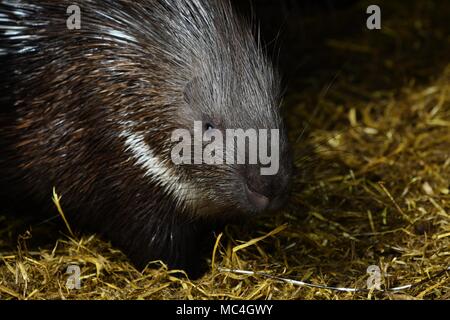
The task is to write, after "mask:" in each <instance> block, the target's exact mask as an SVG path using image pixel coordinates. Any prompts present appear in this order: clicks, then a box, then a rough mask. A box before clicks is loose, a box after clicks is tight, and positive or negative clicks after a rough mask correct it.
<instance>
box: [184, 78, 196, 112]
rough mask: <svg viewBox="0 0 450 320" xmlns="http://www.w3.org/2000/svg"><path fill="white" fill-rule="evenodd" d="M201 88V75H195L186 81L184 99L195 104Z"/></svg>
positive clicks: (190, 103)
mask: <svg viewBox="0 0 450 320" xmlns="http://www.w3.org/2000/svg"><path fill="white" fill-rule="evenodd" d="M199 89H200V77H198V76H195V77H193V78H192V79H191V80H189V81H188V82H187V83H186V86H185V87H184V91H183V97H184V101H185V102H186V103H187V104H189V105H192V104H194V103H195V101H196V99H197V96H198V90H199Z"/></svg>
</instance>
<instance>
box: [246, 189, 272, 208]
mask: <svg viewBox="0 0 450 320" xmlns="http://www.w3.org/2000/svg"><path fill="white" fill-rule="evenodd" d="M245 192H246V193H247V198H248V201H250V203H251V204H252V205H253V206H254V207H255V208H256V209H258V210H261V211H262V210H265V209H267V207H268V206H269V198H267V197H266V196H264V195H262V194H260V193H258V192H255V191H253V190H252V189H250V188H249V186H248V185H245Z"/></svg>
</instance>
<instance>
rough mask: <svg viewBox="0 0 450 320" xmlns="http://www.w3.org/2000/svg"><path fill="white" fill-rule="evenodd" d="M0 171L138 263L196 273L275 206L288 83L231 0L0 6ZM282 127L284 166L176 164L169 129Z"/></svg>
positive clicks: (12, 188)
mask: <svg viewBox="0 0 450 320" xmlns="http://www.w3.org/2000/svg"><path fill="white" fill-rule="evenodd" d="M0 3H1V4H0V41H1V44H0V59H1V71H0V73H1V74H0V76H1V80H0V81H1V88H0V90H1V98H0V99H1V105H2V106H1V108H0V109H1V110H0V125H1V126H0V148H1V149H0V151H1V154H0V176H1V177H0V180H1V186H2V189H3V192H2V193H4V194H7V195H8V197H9V198H13V199H19V200H18V201H25V202H27V203H32V204H33V206H34V208H40V209H42V210H43V211H48V210H50V206H51V191H52V189H53V188H54V187H56V190H57V191H58V192H60V193H61V195H62V200H61V202H62V205H63V208H64V212H65V213H66V215H67V218H68V220H69V224H70V225H72V227H75V228H76V229H77V230H81V231H83V232H96V233H99V234H101V235H102V236H104V237H105V238H106V239H109V240H111V241H112V243H113V244H115V245H117V246H118V247H120V248H121V249H122V250H123V251H124V252H125V253H126V254H127V255H128V257H129V258H130V259H131V260H132V261H133V262H134V263H135V264H136V265H137V266H139V267H143V266H145V265H146V264H147V263H148V262H149V261H153V260H163V261H164V262H166V263H168V265H169V266H170V267H172V268H183V269H185V270H187V271H188V272H193V273H195V272H196V270H199V266H200V265H201V263H200V261H201V259H200V256H201V254H200V252H201V251H202V250H201V247H202V246H203V242H204V241H206V240H205V239H208V236H209V235H211V233H212V231H213V230H215V229H216V228H219V227H220V226H222V225H223V224H224V223H226V222H227V221H229V220H232V219H235V218H236V217H242V216H248V214H253V215H254V214H256V213H258V212H262V211H267V210H270V209H276V208H279V207H280V206H281V204H282V203H283V201H284V199H285V197H286V192H287V189H288V185H289V180H290V177H291V171H292V168H291V156H290V152H289V147H288V143H287V138H286V130H285V128H284V125H283V121H282V119H281V116H280V110H279V105H280V99H281V97H280V81H279V77H278V75H277V72H276V71H275V68H274V67H273V66H272V63H271V62H270V61H269V59H268V58H267V57H266V54H265V53H264V50H263V49H262V46H261V44H260V42H259V41H257V39H255V37H254V36H253V32H252V28H251V26H250V24H249V23H247V22H246V21H244V20H243V19H242V18H240V17H239V16H238V15H237V14H236V12H234V11H233V9H232V7H231V4H230V3H229V1H227V0H141V1H131V0H117V1H114V0H79V1H77V2H76V5H78V7H79V8H80V10H81V15H80V22H81V25H80V27H81V28H80V29H68V28H67V23H66V22H67V19H68V12H67V8H68V7H69V6H70V5H72V4H73V3H72V1H66V0H61V1H50V0H43V1H42V0H39V1H34V0H1V1H0ZM194 121H202V124H203V130H204V131H208V130H211V129H217V130H220V131H225V130H226V129H228V128H242V129H244V130H245V129H249V128H255V129H279V130H280V139H279V150H280V151H279V152H280V168H279V170H278V173H277V174H275V175H266V176H265V175H261V174H260V170H259V169H260V167H261V165H258V164H256V165H255V164H253V165H250V164H223V165H204V164H192V165H178V166H176V165H174V164H173V163H172V161H171V158H170V150H171V148H172V147H173V142H172V141H171V139H170V137H171V133H172V132H173V131H174V130H176V129H179V128H186V129H189V130H191V131H192V127H193V123H194Z"/></svg>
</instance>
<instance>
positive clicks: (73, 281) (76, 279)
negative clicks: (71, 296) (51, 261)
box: [66, 265, 81, 290]
mask: <svg viewBox="0 0 450 320" xmlns="http://www.w3.org/2000/svg"><path fill="white" fill-rule="evenodd" d="M66 274H69V276H68V277H67V281H66V288H67V289H69V290H74V289H77V290H79V289H81V269H80V266H78V265H70V266H68V267H67V270H66Z"/></svg>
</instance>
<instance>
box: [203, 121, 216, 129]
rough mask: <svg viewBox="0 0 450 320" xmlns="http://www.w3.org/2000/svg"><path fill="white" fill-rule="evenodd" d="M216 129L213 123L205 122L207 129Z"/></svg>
mask: <svg viewBox="0 0 450 320" xmlns="http://www.w3.org/2000/svg"><path fill="white" fill-rule="evenodd" d="M212 129H214V126H213V125H212V124H211V123H208V122H207V123H205V131H208V130H212Z"/></svg>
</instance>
